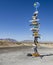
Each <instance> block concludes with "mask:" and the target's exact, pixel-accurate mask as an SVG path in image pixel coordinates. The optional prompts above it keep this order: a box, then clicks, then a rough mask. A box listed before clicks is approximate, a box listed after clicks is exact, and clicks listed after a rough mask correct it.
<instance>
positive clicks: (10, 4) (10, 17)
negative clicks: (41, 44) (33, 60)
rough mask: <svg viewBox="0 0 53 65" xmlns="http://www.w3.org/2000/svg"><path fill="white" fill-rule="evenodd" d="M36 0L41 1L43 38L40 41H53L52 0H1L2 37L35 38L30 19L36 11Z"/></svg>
mask: <svg viewBox="0 0 53 65" xmlns="http://www.w3.org/2000/svg"><path fill="white" fill-rule="evenodd" d="M36 1H38V2H39V3H40V7H39V18H40V21H39V22H40V31H39V33H40V34H41V39H39V41H53V1H52V0H0V38H13V39H16V40H18V41H22V40H33V37H31V35H32V31H30V28H31V27H30V26H29V24H30V23H29V20H31V19H32V16H33V13H34V12H35V8H34V6H33V4H34V2H36Z"/></svg>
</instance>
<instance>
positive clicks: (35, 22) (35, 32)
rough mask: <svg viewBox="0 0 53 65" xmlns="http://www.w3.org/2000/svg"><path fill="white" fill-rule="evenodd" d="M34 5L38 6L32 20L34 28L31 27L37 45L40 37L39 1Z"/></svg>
mask: <svg viewBox="0 0 53 65" xmlns="http://www.w3.org/2000/svg"><path fill="white" fill-rule="evenodd" d="M34 6H35V7H36V11H35V13H34V15H33V16H32V20H30V22H31V24H30V26H32V27H33V28H31V30H32V32H33V36H34V43H35V45H37V43H38V38H39V23H38V21H39V19H38V10H37V8H38V6H39V3H38V2H36V3H34Z"/></svg>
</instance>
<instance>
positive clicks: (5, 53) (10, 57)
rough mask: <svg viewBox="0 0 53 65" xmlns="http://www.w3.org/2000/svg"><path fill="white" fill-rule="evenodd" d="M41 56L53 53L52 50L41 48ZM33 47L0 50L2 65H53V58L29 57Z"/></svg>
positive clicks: (0, 63)
mask: <svg viewBox="0 0 53 65" xmlns="http://www.w3.org/2000/svg"><path fill="white" fill-rule="evenodd" d="M38 51H39V53H40V54H50V53H53V49H52V48H39V49H38ZM27 53H33V47H24V46H23V47H15V48H0V65H53V56H49V57H47V56H46V57H43V58H42V59H41V58H40V57H28V56H27Z"/></svg>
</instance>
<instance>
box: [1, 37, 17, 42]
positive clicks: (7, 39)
mask: <svg viewBox="0 0 53 65" xmlns="http://www.w3.org/2000/svg"><path fill="white" fill-rule="evenodd" d="M1 40H3V41H9V42H17V41H16V40H15V39H11V38H5V39H0V41H1Z"/></svg>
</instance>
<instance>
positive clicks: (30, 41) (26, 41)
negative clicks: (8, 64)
mask: <svg viewBox="0 0 53 65" xmlns="http://www.w3.org/2000/svg"><path fill="white" fill-rule="evenodd" d="M21 42H23V43H32V42H33V40H23V41H21Z"/></svg>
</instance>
